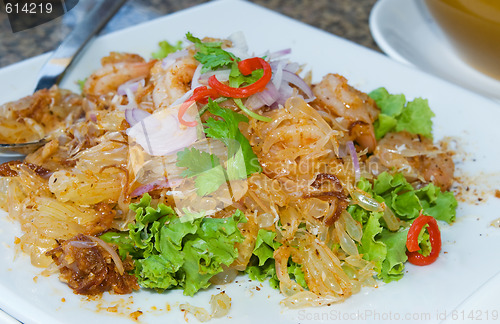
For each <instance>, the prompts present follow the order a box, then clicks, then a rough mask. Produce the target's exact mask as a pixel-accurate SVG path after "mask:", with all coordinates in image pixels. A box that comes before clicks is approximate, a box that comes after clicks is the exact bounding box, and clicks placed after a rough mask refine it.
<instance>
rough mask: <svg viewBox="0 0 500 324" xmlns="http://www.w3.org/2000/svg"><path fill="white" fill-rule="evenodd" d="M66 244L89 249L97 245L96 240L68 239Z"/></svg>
mask: <svg viewBox="0 0 500 324" xmlns="http://www.w3.org/2000/svg"><path fill="white" fill-rule="evenodd" d="M68 244H69V245H72V246H74V247H76V248H79V249H89V248H92V247H95V246H97V243H96V242H88V241H69V243H68Z"/></svg>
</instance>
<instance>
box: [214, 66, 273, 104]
mask: <svg viewBox="0 0 500 324" xmlns="http://www.w3.org/2000/svg"><path fill="white" fill-rule="evenodd" d="M238 69H239V70H240V72H241V73H243V75H249V74H250V73H252V72H253V71H255V70H258V69H263V70H264V74H263V75H262V77H261V78H260V79H259V80H257V81H255V82H254V83H252V84H250V85H247V86H245V87H241V88H234V87H230V86H228V85H226V84H224V83H222V82H220V81H219V80H217V78H216V77H215V75H212V76H211V77H210V78H208V85H209V86H210V87H212V88H213V89H215V90H217V92H219V93H220V94H221V95H223V96H225V97H230V98H246V97H249V96H251V95H253V94H255V93H257V92H260V91H262V90H264V89H265V88H266V85H267V84H268V83H269V81H271V77H272V74H273V73H272V69H271V66H270V65H269V63H267V62H266V61H265V60H264V59H262V58H260V57H252V58H249V59H246V60H243V61H240V62H238Z"/></svg>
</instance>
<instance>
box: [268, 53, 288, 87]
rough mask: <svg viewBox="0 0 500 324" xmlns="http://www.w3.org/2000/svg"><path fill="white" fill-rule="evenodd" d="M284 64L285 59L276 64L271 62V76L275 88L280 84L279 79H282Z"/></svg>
mask: <svg viewBox="0 0 500 324" xmlns="http://www.w3.org/2000/svg"><path fill="white" fill-rule="evenodd" d="M285 65H286V62H285V61H282V60H281V61H278V62H277V64H273V66H271V69H272V71H273V76H272V78H271V81H272V83H273V84H274V86H275V87H276V88H279V87H280V85H281V80H282V79H283V67H284V66H285Z"/></svg>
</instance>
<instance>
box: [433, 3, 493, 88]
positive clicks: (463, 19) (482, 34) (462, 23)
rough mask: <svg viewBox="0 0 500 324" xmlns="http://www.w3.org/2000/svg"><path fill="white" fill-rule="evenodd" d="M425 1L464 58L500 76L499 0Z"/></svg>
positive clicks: (473, 64)
mask: <svg viewBox="0 0 500 324" xmlns="http://www.w3.org/2000/svg"><path fill="white" fill-rule="evenodd" d="M426 5H427V7H428V8H429V11H430V12H431V14H432V15H433V16H434V18H435V19H436V21H437V22H438V24H439V25H440V26H441V28H442V29H443V31H444V32H445V33H446V34H447V35H448V37H449V39H450V40H451V42H452V43H453V45H454V46H455V48H456V49H457V50H458V51H459V53H460V54H461V56H462V57H463V59H464V60H465V61H466V62H467V63H469V64H470V65H471V66H472V67H474V68H476V69H477V70H479V71H481V72H482V73H484V74H487V75H489V76H491V77H493V78H496V79H499V80H500V0H426Z"/></svg>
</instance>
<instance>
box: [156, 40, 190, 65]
mask: <svg viewBox="0 0 500 324" xmlns="http://www.w3.org/2000/svg"><path fill="white" fill-rule="evenodd" d="M158 46H159V47H160V49H159V50H158V51H156V52H154V53H152V54H151V57H152V58H154V59H157V60H161V59H164V58H165V57H167V55H168V54H170V53H174V52H177V51H178V50H181V49H182V42H181V41H177V43H175V45H172V44H170V43H169V42H167V41H161V42H159V43H158Z"/></svg>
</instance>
